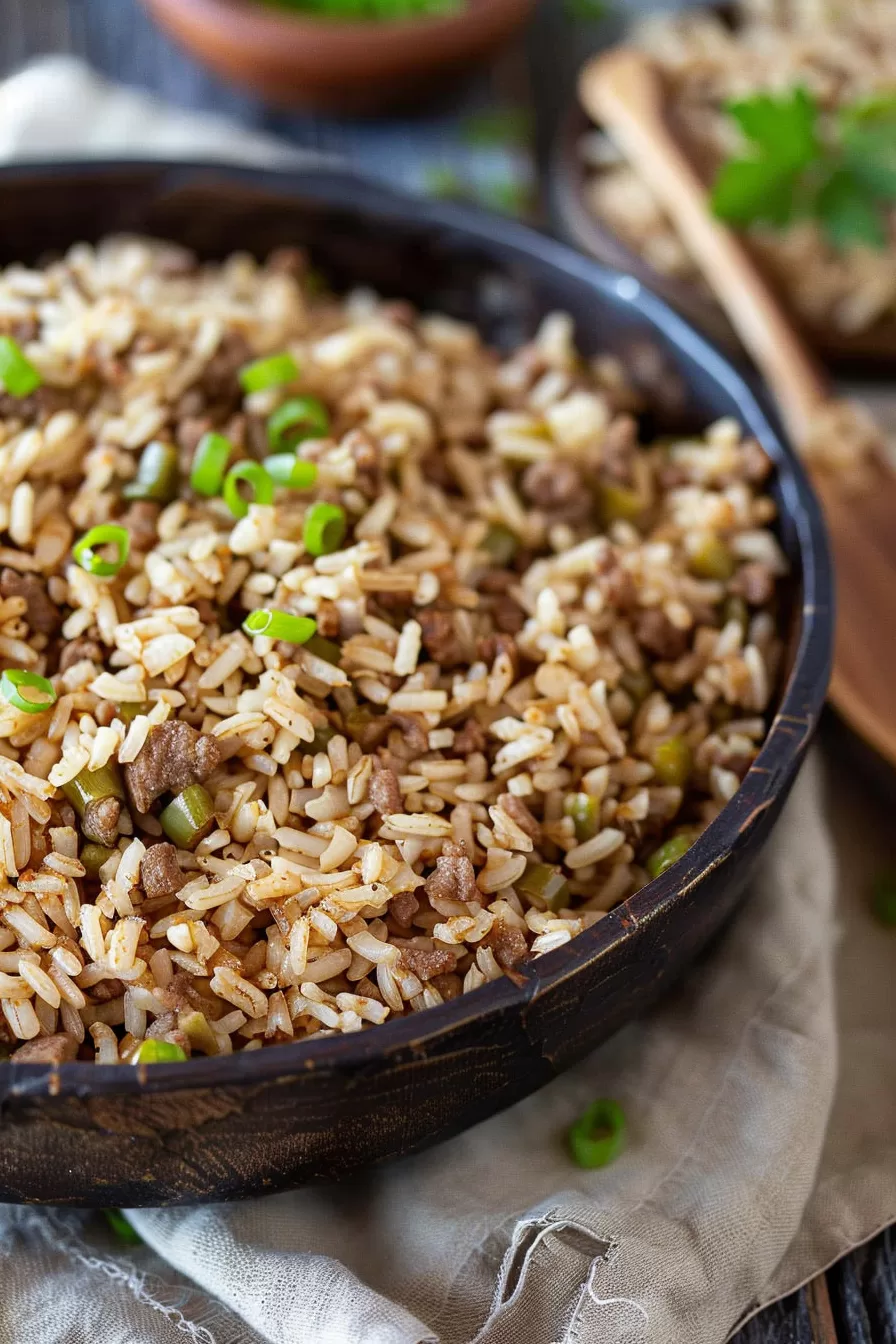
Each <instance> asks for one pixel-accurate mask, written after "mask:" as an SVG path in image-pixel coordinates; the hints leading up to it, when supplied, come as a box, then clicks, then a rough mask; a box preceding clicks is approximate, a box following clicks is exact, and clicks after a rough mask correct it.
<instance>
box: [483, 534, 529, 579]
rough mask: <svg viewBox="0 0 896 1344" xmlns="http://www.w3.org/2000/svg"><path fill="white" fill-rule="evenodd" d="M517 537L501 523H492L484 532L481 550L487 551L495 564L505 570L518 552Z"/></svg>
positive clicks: (518, 543)
mask: <svg viewBox="0 0 896 1344" xmlns="http://www.w3.org/2000/svg"><path fill="white" fill-rule="evenodd" d="M519 546H520V542H519V537H518V536H517V535H516V533H515V532H511V530H510V528H509V527H505V526H504V524H503V523H494V524H493V525H492V526H491V527H490V528H489V530H488V531H487V532H486V534H485V536H484V538H483V541H482V549H483V550H484V551H488V553H489V555H490V556H491V558H492V559H493V560H494V562H495V564H496V565H498V566H499V567H500V568H501V569H506V568H507V566H508V565H509V564H510V563H511V561H512V560H513V558H514V556H515V555H516V553H517V551H518V550H519Z"/></svg>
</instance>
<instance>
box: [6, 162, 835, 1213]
mask: <svg viewBox="0 0 896 1344" xmlns="http://www.w3.org/2000/svg"><path fill="white" fill-rule="evenodd" d="M0 190H2V196H3V211H2V213H0V264H6V263H8V262H10V261H12V260H14V259H19V260H26V261H27V260H29V259H34V258H36V257H38V256H40V255H41V254H43V253H46V252H58V251H59V250H60V249H62V248H65V247H66V246H67V245H68V244H70V243H71V242H73V241H75V240H76V239H88V240H89V239H96V238H98V237H100V236H101V235H103V234H105V233H108V232H110V231H122V230H124V231H135V230H136V231H143V232H147V233H151V234H155V235H157V236H159V237H167V238H171V239H174V240H176V241H178V242H181V243H184V244H186V245H188V246H190V247H193V248H195V249H196V250H197V251H198V252H199V253H200V254H201V255H202V256H204V257H221V256H223V255H226V254H227V253H228V252H230V251H232V250H233V249H236V248H239V249H249V250H251V251H253V252H255V253H256V254H258V255H260V256H263V255H265V254H266V253H267V252H268V251H269V250H270V249H271V248H273V247H277V246H282V245H284V244H301V245H304V246H307V247H308V248H309V249H310V251H311V255H312V260H313V262H314V264H315V265H317V266H319V267H320V268H321V269H322V270H323V271H324V272H325V273H326V274H328V275H329V277H330V278H331V280H332V282H333V283H334V284H335V285H336V286H337V287H338V288H341V287H347V286H349V285H352V284H358V283H362V284H367V285H371V286H373V287H375V288H376V289H378V290H379V291H380V292H381V293H383V294H391V295H396V296H401V297H405V298H408V299H410V300H411V301H412V302H414V303H416V304H417V305H419V306H420V307H422V308H424V309H426V310H428V311H441V312H444V313H448V314H450V315H452V316H454V317H457V318H461V319H464V320H468V321H472V322H475V323H477V325H478V326H479V327H480V328H481V330H482V332H483V334H484V335H485V337H486V338H487V339H488V340H490V341H491V342H493V343H495V344H496V345H499V346H503V347H508V346H512V345H515V344H518V343H519V342H520V341H522V340H525V339H526V338H527V337H529V336H530V335H531V334H532V332H533V330H534V328H535V326H536V324H537V323H538V321H539V320H540V319H541V317H542V316H543V315H544V314H545V313H547V312H550V311H553V310H556V309H563V310H565V311H567V312H569V313H570V314H571V315H572V317H573V319H574V320H575V323H576V328H577V333H578V338H579V340H580V342H581V344H582V348H583V349H584V350H585V351H586V352H587V353H596V352H597V351H599V350H600V351H605V352H608V353H612V354H614V355H615V356H617V357H618V358H619V359H620V360H621V361H622V362H623V363H624V364H625V366H626V367H627V368H629V369H632V370H637V369H640V370H642V371H643V376H644V378H645V379H646V380H647V382H648V384H649V385H648V387H647V388H646V389H645V390H646V391H647V392H648V394H649V395H651V399H652V404H653V407H654V412H653V428H654V429H655V430H656V431H657V432H659V433H662V432H664V431H665V430H667V429H671V428H673V427H674V426H677V427H679V428H683V429H687V428H688V427H690V428H694V427H696V426H704V425H705V424H706V423H707V422H708V421H710V420H714V419H717V418H718V417H720V416H723V415H734V416H736V417H737V418H738V419H739V420H740V421H741V422H742V423H743V424H744V425H745V426H746V428H747V429H748V430H750V431H751V432H752V433H754V434H755V435H757V436H758V437H759V439H760V440H761V441H762V443H763V444H764V445H765V447H766V449H767V450H768V452H769V453H770V454H771V456H772V458H773V459H774V462H775V465H776V471H775V474H774V477H773V485H772V489H773V492H774V494H775V497H776V500H777V503H778V508H779V512H780V528H779V534H780V540H781V544H782V546H783V548H784V550H785V552H786V554H787V556H788V559H789V561H790V565H791V568H792V574H793V586H792V591H791V595H790V598H791V600H790V602H789V604H788V606H789V609H788V610H787V611H785V613H784V620H785V624H786V631H785V632H789V640H788V642H787V650H788V651H787V654H786V657H785V659H784V667H783V670H782V676H781V681H780V685H779V686H778V688H777V690H776V698H775V704H774V709H775V711H776V712H775V715H774V719H773V722H772V724H771V728H770V731H769V735H768V738H767V739H766V741H765V743H764V745H763V747H762V751H761V752H760V754H759V757H758V759H757V760H756V762H755V764H754V765H753V767H752V768H751V769H750V770H749V772H748V774H747V776H746V779H745V780H744V783H743V785H742V787H741V788H740V789H739V791H738V792H737V794H736V795H735V797H734V798H733V799H732V800H731V802H730V803H729V804H728V805H727V806H726V807H725V808H724V810H723V811H722V812H721V814H720V815H719V816H718V817H717V819H716V820H715V821H714V822H713V823H712V825H710V826H709V827H708V828H707V830H706V831H705V832H704V833H703V835H701V836H700V838H699V839H698V840H697V841H696V843H695V844H694V846H693V848H692V849H690V850H689V851H688V853H687V854H686V855H685V856H684V858H682V859H681V860H680V861H679V862H678V863H677V864H675V865H674V866H673V867H671V868H670V869H669V870H668V871H667V872H665V873H664V874H663V875H662V876H661V877H659V878H657V879H656V880H655V881H653V882H651V883H650V884H649V885H648V886H646V887H644V888H643V890H641V891H640V892H638V894H637V895H636V896H633V897H632V898H631V899H630V900H628V901H625V902H624V903H623V904H622V905H620V906H618V907H617V908H616V909H615V910H613V911H611V912H610V914H609V915H608V916H607V917H606V918H605V919H603V920H601V921H600V923H598V924H596V925H595V926H594V927H593V928H591V929H589V930H588V931H587V932H585V933H583V934H581V935H580V936H579V937H578V938H575V939H573V940H572V941H571V942H570V943H568V944H567V945H566V946H565V947H561V948H559V949H557V950H556V951H555V952H551V953H548V954H547V955H546V956H543V957H540V958H539V959H538V960H536V961H534V962H533V963H532V964H531V965H529V966H527V967H526V969H525V971H524V982H523V984H522V985H519V986H518V985H516V984H513V983H512V982H511V981H510V980H508V979H504V978H502V979H501V980H497V981H494V982H492V983H490V984H488V985H485V986H483V988H482V989H479V990H477V991H475V992H474V993H471V994H467V995H464V996H462V997H461V998H460V999H456V1000H454V1001H453V1002H450V1003H445V1004H442V1005H440V1006H439V1007H437V1008H432V1009H429V1010H427V1011H425V1012H422V1013H414V1014H411V1015H410V1016H409V1017H405V1018H400V1019H396V1020H395V1021H394V1022H387V1023H386V1024H384V1025H383V1026H380V1027H375V1028H373V1029H372V1030H370V1031H366V1032H361V1033H358V1034H357V1035H347V1036H331V1037H329V1038H324V1039H320V1038H319V1039H315V1040H311V1041H307V1042H305V1043H297V1044H295V1045H282V1046H276V1047H274V1048H272V1049H268V1050H263V1051H258V1052H256V1053H249V1054H235V1055H230V1056H219V1057H217V1058H211V1059H198V1060H192V1061H190V1062H189V1063H188V1064H174V1065H170V1064H159V1065H154V1066H152V1067H150V1068H147V1067H145V1066H144V1067H143V1068H133V1067H128V1066H125V1065H119V1066H108V1065H107V1066H104V1067H100V1066H98V1065H95V1064H88V1063H78V1062H76V1063H72V1064H63V1065H62V1066H61V1067H56V1068H53V1067H49V1066H45V1065H39V1064H0V1114H2V1118H3V1125H2V1142H0V1202H2V1201H29V1202H47V1203H54V1204H82V1205H91V1204H92V1205H101V1206H107V1207H108V1206H115V1207H125V1208H127V1207H129V1206H134V1205H141V1204H147V1205H160V1204H173V1203H189V1202H200V1201H207V1200H213V1199H226V1198H233V1197H235V1196H240V1195H258V1194H263V1193H265V1192H267V1191H273V1190H278V1189H282V1188H284V1187H287V1186H290V1185H296V1184H299V1183H301V1182H304V1181H308V1180H311V1179H316V1178H334V1177H337V1176H344V1175H346V1174H347V1173H349V1172H351V1171H353V1170H354V1169H355V1168H357V1167H358V1166H360V1165H361V1164H363V1163H369V1162H372V1161H378V1160H382V1159H386V1158H393V1157H398V1156H400V1155H401V1154H403V1153H408V1152H411V1151H413V1150H414V1149H416V1148H419V1147H421V1146H423V1145H425V1144H427V1143H431V1142H433V1141H434V1140H435V1139H438V1138H441V1137H445V1136H447V1135H449V1134H452V1133H456V1132H457V1131H458V1130H460V1129H463V1128H465V1127H466V1126H468V1125H472V1124H475V1123H476V1122H477V1121H479V1120H483V1119H485V1118H486V1117H487V1116H489V1115H491V1114H492V1113H493V1112H495V1111H497V1110H500V1109H501V1108H502V1107H505V1106H509V1105H510V1104H511V1103H512V1102H514V1101H517V1100H519V1099H520V1098H521V1097H523V1096H525V1095H526V1094H527V1093H528V1092H532V1091H533V1090H534V1089H535V1088H537V1087H540V1086H542V1084H544V1083H546V1082H548V1080H549V1079H551V1078H553V1077H554V1075H555V1074H557V1073H558V1072H559V1071H560V1070H561V1069H564V1068H566V1067H567V1066H568V1065H569V1064H571V1063H573V1061H575V1060H576V1059H579V1058H581V1056H583V1055H584V1054H585V1053H586V1052H587V1051H589V1050H592V1049H593V1048H594V1047H595V1046H596V1045H598V1044H600V1042H601V1041H603V1040H605V1039H606V1038H607V1037H608V1036H609V1035H610V1034H611V1033H612V1032H614V1031H616V1030H617V1029H618V1028H619V1027H620V1026H621V1025H622V1024H623V1023H625V1022H628V1021H629V1020H630V1019H632V1018H633V1017H635V1016H636V1015H637V1014H639V1013H641V1012H643V1011H644V1009H645V1008H647V1007H648V1006H649V1005H650V1004H651V1003H652V1002H653V1001H654V1000H655V999H656V998H657V997H658V996H659V995H660V994H661V993H662V992H663V991H664V990H665V989H666V988H667V987H668V986H669V985H670V984H671V983H672V982H673V981H674V980H675V979H676V977H678V976H680V975H681V974H682V973H683V971H684V970H685V968H686V967H687V966H688V965H689V964H690V963H691V962H692V961H693V959H694V958H695V957H696V956H697V954H698V953H699V952H700V951H701V950H702V949H703V948H704V947H705V945H706V944H707V942H708V941H709V940H710V939H711V937H712V936H713V935H714V934H715V933H717V932H718V931H719V930H720V929H721V927H722V925H723V924H724V922H725V921H726V919H727V918H728V917H729V916H730V914H731V913H732V911H733V910H734V909H735V907H736V905H737V904H738V902H739V900H740V898H741V895H742V893H743V891H744V887H745V884H746V882H747V879H748V878H749V876H750V873H751V871H752V870H753V867H754V865H755V863H756V861H757V859H758V857H759V855H760V854H761V852H762V848H763V846H764V844H765V842H766V840H767V838H768V835H769V833H770V831H771V828H772V825H773V823H774V821H775V819H776V817H777V816H778V813H779V812H780V810H781V806H782V804H783V802H784V799H785V797H786V796H787V793H788V790H789V789H790V786H791V784H792V782H793V779H794V776H795V775H796V772H797V770H798V769H799V767H800V764H801V762H802V761H803V758H804V755H805V752H806V749H807V746H808V744H809V740H810V738H811V736H812V733H813V730H814V728H815V725H816V721H817V719H818V715H819V714H820V712H821V708H822V704H823V702H824V695H825V689H826V687H827V682H828V673H829V668H830V657H831V633H832V623H833V618H832V612H831V570H830V560H829V556H828V550H827V544H826V540H825V535H824V530H823V527H822V523H821V519H820V514H819V510H818V505H817V503H816V500H815V497H814V495H813V493H812V490H811V488H810V486H809V484H808V483H807V480H806V477H805V475H804V473H803V470H802V468H801V466H800V465H799V463H798V462H797V460H796V459H795V457H794V456H793V455H792V454H791V452H790V450H789V449H788V448H786V447H785V446H784V444H783V443H782V442H781V439H780V437H779V436H778V434H777V432H776V431H775V429H774V428H773V427H772V425H771V424H770V422H769V420H768V418H767V417H766V414H765V413H764V412H763V410H762V408H761V406H760V404H759V402H758V401H757V399H756V397H755V396H754V394H753V392H752V391H751V390H750V388H749V387H748V386H747V384H746V383H745V382H744V380H743V379H742V378H741V376H740V375H739V374H738V373H737V372H736V371H735V369H734V368H733V367H732V366H731V365H730V364H729V363H728V362H726V360H725V359H724V358H722V356H720V355H719V354H718V353H717V352H716V351H715V350H714V349H713V348H712V347H711V346H709V345H708V344H707V343H706V342H705V341H704V340H703V339H702V338H701V337H699V336H697V335H696V333H695V332H694V331H693V330H692V329H691V328H690V327H688V326H687V325H686V324H685V323H684V322H683V321H682V320H681V319H680V318H678V317H676V316H675V315H674V314H673V313H672V312H671V311H670V310H669V309H668V308H667V307H666V306H665V305H664V304H662V303H661V302H659V301H658V300H657V299H655V298H654V297H653V296H652V295H651V294H649V293H647V292H646V291H645V290H644V289H643V288H642V287H641V286H640V285H639V284H637V283H636V282H635V281H634V280H632V279H631V278H630V277H626V276H620V275H619V274H618V273H616V272H613V271H609V270H606V269H605V268H603V267H601V266H598V265H597V264H596V263H595V262H593V261H589V260H588V259H586V258H584V257H581V256H578V255H576V254H575V253H574V252H572V251H570V250H569V249H568V248H565V247H562V246H560V245H559V244H557V243H554V242H552V241H551V240H549V239H548V238H545V237H543V236H542V235H540V234H537V233H534V232H532V231H531V230H528V229H525V228H523V227H522V226H520V225H518V224H515V223H513V222H512V221H510V220H507V219H504V218H502V217H499V216H492V215H487V214H483V213H482V212H477V211H474V210H471V209H467V208H464V207H461V206H454V205H447V204H444V203H436V202H432V201H425V200H419V199H411V198H409V197H407V198H406V197H401V196H398V195H395V194H393V193H391V192H389V191H387V190H386V189H385V188H382V187H379V186H374V185H372V184H370V183H368V182H364V181H362V180H360V179H358V178H353V177H351V176H349V175H347V174H342V173H337V172H330V171H327V172H322V171H319V172H311V171H306V172H302V173H289V174H278V173H273V172H260V171H253V170H251V169H238V168H230V167H210V166H206V167H203V166H195V165H166V164H159V163H152V164H119V165H98V164H92V165H87V164H82V165H78V164H66V165H65V166H59V167H47V166H43V167H26V166H16V167H9V168H4V169H2V170H0Z"/></svg>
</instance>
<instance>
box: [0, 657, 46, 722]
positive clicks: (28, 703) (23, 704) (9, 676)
mask: <svg viewBox="0 0 896 1344" xmlns="http://www.w3.org/2000/svg"><path fill="white" fill-rule="evenodd" d="M20 686H22V687H25V686H27V687H29V688H30V689H31V690H33V691H40V693H41V694H42V695H44V696H46V699H44V700H32V699H30V698H29V697H28V696H24V695H22V693H21V691H20V690H19V687H20ZM0 695H2V696H3V698H4V700H6V701H8V702H9V704H11V705H12V707H13V709H18V710H21V711H22V713H23V714H43V713H44V711H45V710H47V709H51V708H52V707H53V705H55V703H56V700H57V695H56V691H55V689H54V687H53V683H52V682H51V681H47V679H46V677H39V676H38V675H37V673H36V672H26V671H25V669H24V668H22V667H8V668H7V669H6V671H5V672H4V673H3V675H2V676H0Z"/></svg>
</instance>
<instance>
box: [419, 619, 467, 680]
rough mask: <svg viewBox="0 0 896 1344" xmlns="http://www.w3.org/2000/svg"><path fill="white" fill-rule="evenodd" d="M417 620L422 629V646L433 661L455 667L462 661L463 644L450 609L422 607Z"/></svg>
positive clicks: (442, 665) (443, 665)
mask: <svg viewBox="0 0 896 1344" xmlns="http://www.w3.org/2000/svg"><path fill="white" fill-rule="evenodd" d="M417 620H418V621H419V622H420V628H421V630H422V631H423V647H424V649H425V650H426V652H427V653H428V654H429V656H430V658H431V659H432V660H433V662H434V663H438V664H439V665H440V666H441V667H457V665H458V664H459V663H462V662H464V646H463V644H462V643H461V641H460V639H459V638H458V634H457V631H456V630H455V628H454V616H453V615H452V614H451V612H450V611H437V610H435V608H433V607H424V608H423V609H422V611H418V612H417Z"/></svg>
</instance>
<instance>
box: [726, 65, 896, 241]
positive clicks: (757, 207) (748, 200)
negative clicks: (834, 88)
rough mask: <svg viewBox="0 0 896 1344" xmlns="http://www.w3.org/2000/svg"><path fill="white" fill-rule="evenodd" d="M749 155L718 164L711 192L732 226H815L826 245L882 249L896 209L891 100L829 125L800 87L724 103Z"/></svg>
mask: <svg viewBox="0 0 896 1344" xmlns="http://www.w3.org/2000/svg"><path fill="white" fill-rule="evenodd" d="M728 112H729V113H730V115H731V116H732V117H733V118H734V120H735V121H736V122H737V125H738V126H739V127H740V130H741V132H742V134H743V136H744V138H745V140H746V141H747V145H748V149H749V152H748V153H747V154H746V155H744V156H743V157H739V158H734V159H729V160H728V162H727V163H725V164H723V165H722V167H721V169H720V170H719V173H718V176H717V177H716V181H715V184H714V186H713V190H712V208H713V211H714V212H715V214H716V215H717V216H718V217H719V218H720V219H724V220H726V221H727V222H728V223H730V224H736V225H739V226H744V225H748V224H771V225H773V226H774V227H776V228H786V227H787V226H788V225H790V224H792V223H794V222H795V221H796V220H798V219H805V218H810V219H816V220H817V221H818V223H819V224H820V225H821V227H822V229H823V230H824V233H825V235H826V237H827V238H828V240H829V241H830V243H831V244H832V245H833V246H834V247H836V248H838V249H840V250H842V249H844V248H847V247H851V246H853V245H855V244H864V245H865V246H867V247H874V248H883V247H885V246H886V244H887V220H886V210H887V208H888V207H889V206H891V205H892V204H893V203H894V202H896V95H885V96H881V97H878V98H871V99H866V100H864V101H862V102H859V103H854V104H852V105H850V106H848V107H845V108H842V109H841V111H840V112H839V114H838V115H837V117H835V118H833V119H830V120H826V119H824V118H823V117H822V116H821V114H820V111H819V108H818V104H817V103H816V102H815V99H814V98H813V97H812V95H811V94H810V93H808V92H807V91H806V90H805V89H803V88H796V89H792V90H791V91H790V92H788V93H784V94H780V95H775V94H768V93H759V94H755V95H754V96H753V97H750V98H744V99H740V100H738V101H736V102H732V103H729V104H728Z"/></svg>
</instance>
